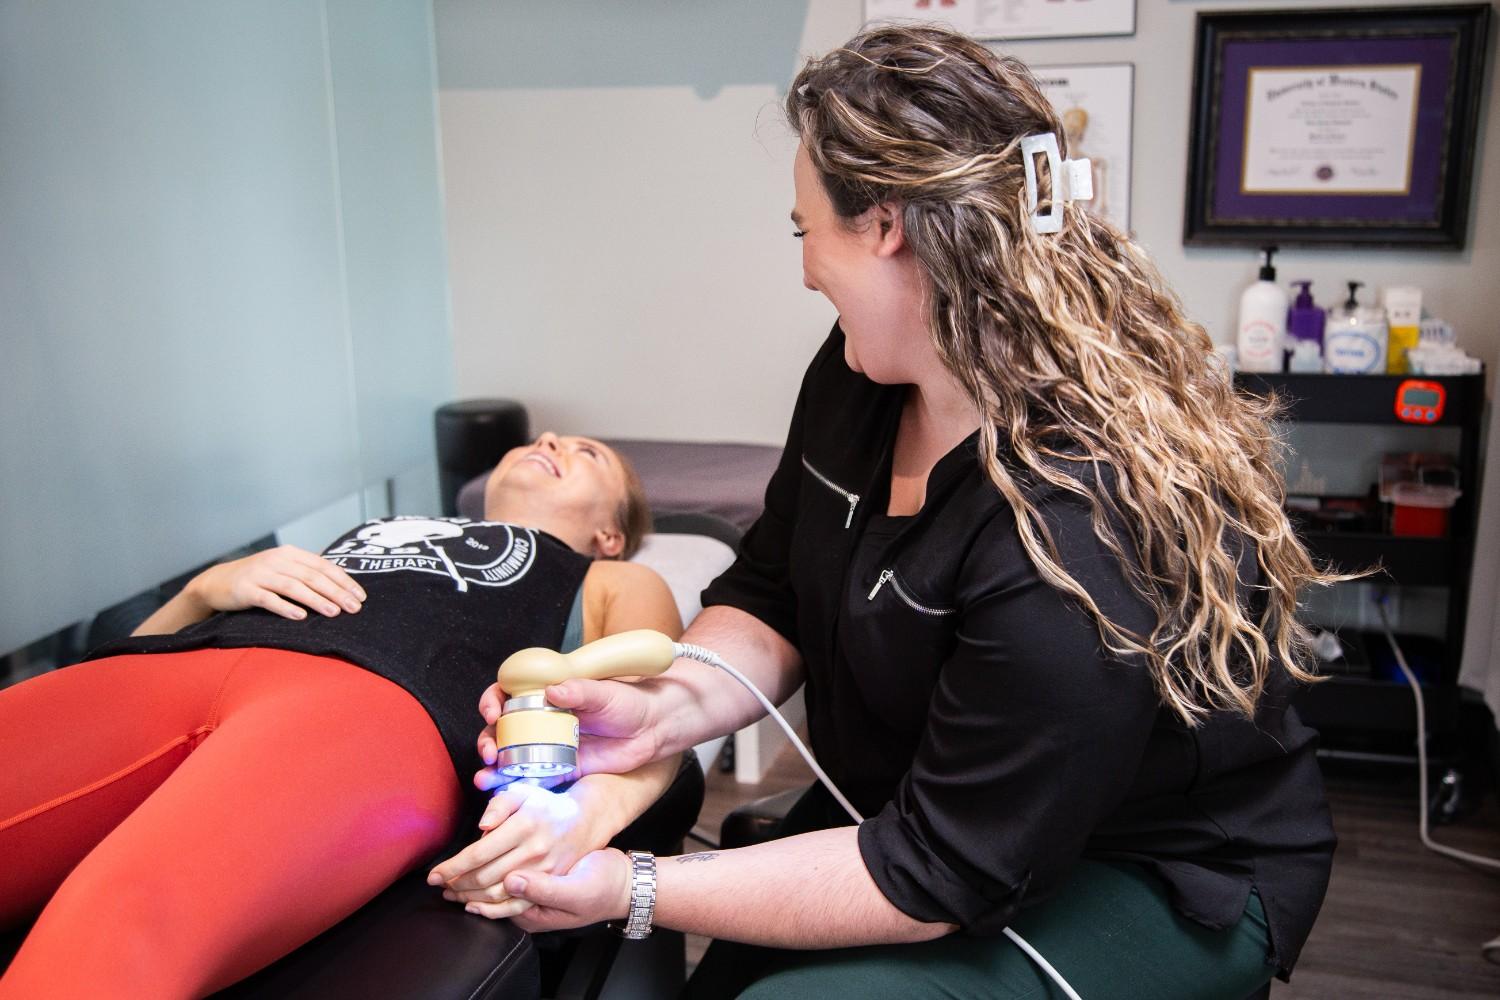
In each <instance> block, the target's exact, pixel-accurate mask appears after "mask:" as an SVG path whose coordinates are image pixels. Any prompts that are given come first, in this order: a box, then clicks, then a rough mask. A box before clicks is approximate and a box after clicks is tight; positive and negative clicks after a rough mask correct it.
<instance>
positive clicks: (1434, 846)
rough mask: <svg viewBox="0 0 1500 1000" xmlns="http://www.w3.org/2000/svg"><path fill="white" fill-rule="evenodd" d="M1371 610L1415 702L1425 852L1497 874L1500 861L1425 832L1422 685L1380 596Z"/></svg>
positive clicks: (1425, 724)
mask: <svg viewBox="0 0 1500 1000" xmlns="http://www.w3.org/2000/svg"><path fill="white" fill-rule="evenodd" d="M1375 607H1376V608H1377V609H1378V610H1379V611H1380V627H1381V629H1382V630H1383V631H1384V632H1385V641H1386V642H1388V643H1390V645H1391V652H1392V653H1394V654H1396V666H1398V667H1400V668H1401V673H1402V675H1403V676H1404V677H1405V678H1406V683H1407V684H1408V685H1410V687H1411V692H1412V696H1413V697H1414V698H1415V699H1416V702H1417V786H1418V792H1417V796H1418V801H1417V804H1418V806H1419V807H1420V810H1421V824H1420V826H1419V831H1420V835H1421V840H1422V843H1423V845H1424V846H1426V847H1427V849H1428V850H1431V851H1435V852H1437V853H1438V854H1445V855H1447V856H1448V857H1450V858H1457V859H1458V860H1459V861H1466V862H1468V863H1469V864H1471V865H1479V866H1480V867H1482V868H1493V869H1495V870H1497V871H1500V860H1497V859H1495V858H1486V857H1484V856H1482V855H1479V854H1470V853H1469V852H1468V851H1460V850H1458V849H1457V848H1456V847H1445V846H1443V845H1442V844H1439V843H1438V842H1437V841H1435V840H1433V839H1432V836H1431V835H1430V834H1429V833H1428V831H1427V707H1426V702H1424V701H1423V700H1422V685H1421V684H1420V683H1418V682H1417V675H1416V674H1414V673H1412V670H1411V667H1409V666H1407V664H1406V654H1404V653H1402V652H1401V644H1400V643H1398V642H1397V641H1396V635H1395V633H1394V632H1392V631H1391V620H1390V618H1389V617H1387V615H1386V613H1385V599H1384V597H1381V598H1377V599H1376V602H1375Z"/></svg>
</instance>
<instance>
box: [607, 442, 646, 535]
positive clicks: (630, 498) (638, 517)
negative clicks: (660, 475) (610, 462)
mask: <svg viewBox="0 0 1500 1000" xmlns="http://www.w3.org/2000/svg"><path fill="white" fill-rule="evenodd" d="M615 457H616V458H618V459H619V460H620V468H621V469H622V470H624V473H625V497H624V498H623V499H622V500H621V501H620V506H619V509H618V510H616V511H615V520H616V521H618V522H619V525H618V527H619V529H620V533H621V534H623V535H624V536H625V547H624V548H623V549H621V550H620V555H619V558H621V559H629V558H630V557H631V556H633V555H635V554H636V552H637V551H639V550H640V547H641V542H643V541H645V539H646V536H647V535H649V534H650V533H651V505H650V504H648V503H647V502H646V488H645V487H644V486H642V485H641V477H640V474H639V473H637V472H636V471H635V466H634V465H632V464H631V463H630V459H628V458H626V457H625V456H624V455H622V454H620V452H619V451H618V450H616V451H615Z"/></svg>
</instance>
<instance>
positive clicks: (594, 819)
mask: <svg viewBox="0 0 1500 1000" xmlns="http://www.w3.org/2000/svg"><path fill="white" fill-rule="evenodd" d="M680 761H681V758H674V759H671V760H661V761H656V762H655V763H652V764H648V765H647V766H646V767H643V768H640V769H639V770H637V771H632V772H631V773H629V774H591V775H588V776H586V777H584V778H580V779H579V780H578V781H577V782H575V783H574V784H573V786H572V787H571V788H569V789H568V790H567V791H566V792H553V791H548V790H547V789H544V788H539V787H537V786H535V785H530V784H527V783H526V782H523V781H517V782H514V783H512V784H510V785H508V786H507V787H505V788H504V789H502V790H501V791H499V792H496V793H495V797H494V798H493V799H491V800H490V804H489V807H488V808H487V809H485V812H484V817H483V818H482V819H481V820H480V823H479V825H480V827H481V828H482V829H485V830H486V832H485V834H484V835H483V836H482V837H480V839H478V840H476V841H475V842H474V843H472V844H470V845H469V846H468V847H465V848H464V849H463V850H462V851H459V852H458V853H457V854H455V855H454V856H453V857H451V858H449V859H448V860H446V861H444V862H442V863H441V864H439V865H437V866H436V867H435V868H434V869H433V870H432V872H431V873H430V874H429V876H428V879H427V881H428V882H429V884H432V885H438V884H445V886H446V887H445V889H444V892H443V898H445V899H449V900H452V901H454V902H458V903H464V904H467V906H468V908H469V909H470V911H471V912H474V913H479V914H482V915H484V916H486V917H492V918H500V917H513V916H515V915H516V914H517V913H520V912H521V911H522V910H524V909H526V907H527V906H529V905H530V904H529V903H527V902H526V901H524V900H512V899H511V898H510V897H509V896H508V895H507V894H506V892H505V888H504V885H503V883H504V881H505V876H507V875H509V874H510V873H511V872H513V871H516V870H517V869H520V868H526V869H530V870H537V871H548V872H556V873H558V874H563V873H566V872H568V871H570V870H571V869H572V867H573V865H574V864H575V863H576V862H577V861H578V859H579V858H582V857H583V856H584V855H586V854H588V853H589V852H591V851H595V850H598V849H599V848H601V847H603V846H605V845H606V844H608V843H609V842H610V841H611V840H613V839H614V838H615V836H616V835H617V834H618V833H619V832H620V831H621V830H623V829H625V827H627V826H628V825H630V823H631V821H632V820H634V819H635V818H636V817H637V816H639V815H640V814H641V813H643V812H645V811H646V810H647V809H648V808H649V807H650V806H651V804H652V803H653V802H655V801H656V800H657V799H658V798H660V797H661V795H662V793H663V792H665V791H666V790H667V787H668V786H669V785H671V783H672V779H673V778H674V777H676V774H677V769H678V767H679V766H680Z"/></svg>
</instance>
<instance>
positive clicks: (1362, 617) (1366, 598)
mask: <svg viewBox="0 0 1500 1000" xmlns="http://www.w3.org/2000/svg"><path fill="white" fill-rule="evenodd" d="M1358 587H1359V627H1360V628H1361V629H1368V630H1369V631H1371V632H1379V631H1380V629H1381V621H1380V608H1379V607H1378V606H1377V605H1376V603H1375V602H1376V601H1377V600H1378V599H1379V598H1380V595H1381V594H1384V595H1385V616H1386V618H1387V619H1388V620H1389V621H1390V623H1391V631H1392V632H1399V631H1401V588H1400V587H1396V586H1393V585H1391V584H1389V583H1361V584H1359V585H1358Z"/></svg>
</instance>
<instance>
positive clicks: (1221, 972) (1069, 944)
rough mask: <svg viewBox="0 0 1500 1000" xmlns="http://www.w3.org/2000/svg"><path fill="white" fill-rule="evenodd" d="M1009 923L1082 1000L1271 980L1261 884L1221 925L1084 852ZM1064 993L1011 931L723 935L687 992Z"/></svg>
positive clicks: (963, 997)
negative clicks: (1052, 888)
mask: <svg viewBox="0 0 1500 1000" xmlns="http://www.w3.org/2000/svg"><path fill="white" fill-rule="evenodd" d="M1011 928H1012V929H1013V930H1014V931H1015V932H1016V933H1017V934H1019V935H1020V936H1021V937H1022V938H1024V939H1025V940H1026V941H1027V943H1028V944H1030V945H1031V946H1032V947H1033V948H1035V949H1036V950H1037V951H1038V952H1039V953H1040V954H1041V955H1042V957H1043V958H1045V959H1047V961H1048V962H1050V963H1051V964H1052V965H1053V967H1054V968H1056V969H1057V971H1058V972H1060V973H1061V974H1062V975H1063V977H1064V978H1065V979H1067V981H1068V983H1069V984H1070V985H1071V986H1072V987H1073V989H1074V990H1075V991H1076V992H1077V993H1078V995H1079V996H1080V997H1082V998H1083V1000H1243V998H1245V997H1248V996H1251V995H1252V994H1254V993H1255V992H1256V991H1257V990H1259V989H1260V988H1261V987H1263V986H1264V985H1265V984H1266V983H1267V982H1269V981H1270V979H1271V976H1272V974H1273V973H1274V971H1275V970H1274V969H1273V968H1272V967H1271V966H1269V965H1267V964H1266V955H1267V953H1268V951H1269V937H1268V934H1267V930H1266V918H1265V911H1264V910H1263V909H1262V907H1261V903H1260V898H1259V896H1257V895H1256V894H1255V893H1253V892H1252V893H1251V894H1250V899H1249V902H1248V904H1247V905H1246V907H1245V912H1244V915H1243V916H1242V917H1241V918H1240V921H1239V923H1238V924H1236V925H1234V926H1233V927H1230V928H1228V929H1226V930H1223V931H1214V930H1210V929H1208V928H1207V927H1204V926H1202V925H1201V924H1196V923H1194V922H1193V921H1191V920H1188V919H1187V918H1186V917H1183V916H1181V915H1180V914H1178V913H1177V912H1176V911H1175V910H1174V909H1172V904H1171V903H1170V901H1169V900H1168V899H1167V892H1166V887H1165V886H1164V885H1163V884H1162V883H1161V881H1160V880H1159V879H1157V878H1156V877H1155V876H1153V875H1151V874H1149V873H1148V872H1146V871H1145V870H1144V869H1142V868H1140V867H1139V866H1136V865H1131V864H1116V863H1106V862H1098V861H1081V862H1079V864H1078V866H1077V868H1076V869H1075V870H1074V872H1073V874H1072V876H1071V877H1070V878H1069V879H1068V880H1067V882H1065V883H1064V884H1063V885H1062V886H1061V887H1060V888H1059V890H1058V892H1057V894H1056V895H1054V896H1053V897H1052V898H1050V899H1048V900H1047V901H1046V902H1044V903H1042V904H1041V905H1039V906H1036V907H1032V908H1031V909H1028V910H1026V911H1024V912H1022V913H1021V914H1020V915H1018V916H1017V917H1016V919H1015V922H1014V923H1013V924H1012V925H1011ZM736 996H738V997H743V998H745V1000H839V998H850V1000H853V998H860V1000H928V998H932V1000H938V998H941V1000H1022V998H1026V1000H1042V998H1047V1000H1053V998H1057V1000H1063V998H1064V997H1065V994H1064V993H1063V992H1062V990H1061V989H1059V988H1058V986H1057V985H1056V984H1055V983H1053V982H1052V980H1051V979H1050V978H1049V977H1048V976H1047V974H1046V973H1044V972H1043V971H1042V970H1041V969H1040V968H1038V967H1037V966H1036V964H1035V963H1033V962H1032V960H1031V959H1030V958H1028V957H1027V956H1026V954H1025V953H1024V952H1022V951H1021V950H1020V948H1018V947H1016V945H1015V944H1014V942H1012V941H1011V940H1010V939H1009V938H1007V937H1004V936H999V937H993V938H975V937H969V936H967V935H964V934H950V935H949V936H947V937H944V938H939V939H938V940H936V941H926V942H923V943H920V944H904V945H872V946H869V947H863V948H841V949H837V950H833V951H788V950H780V949H771V948H756V947H751V946H748V945H741V944H733V943H730V942H726V941H716V942H714V944H713V945H712V946H711V947H710V948H709V951H708V953H707V954H706V955H704V958H703V961H702V962H701V963H700V964H699V966H698V970H697V972H696V973H695V974H694V976H693V978H692V980H691V981H690V982H689V983H688V985H687V988H686V990H685V991H684V993H683V997H684V1000H719V998H728V997H736Z"/></svg>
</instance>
